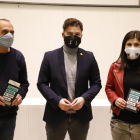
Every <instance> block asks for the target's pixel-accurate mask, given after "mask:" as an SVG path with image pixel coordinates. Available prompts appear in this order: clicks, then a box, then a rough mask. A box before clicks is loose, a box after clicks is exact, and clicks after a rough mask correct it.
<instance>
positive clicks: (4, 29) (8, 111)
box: [0, 19, 29, 140]
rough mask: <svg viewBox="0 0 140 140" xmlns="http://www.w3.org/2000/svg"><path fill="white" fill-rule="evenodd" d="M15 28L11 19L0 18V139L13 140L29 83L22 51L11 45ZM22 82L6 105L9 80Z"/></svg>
mask: <svg viewBox="0 0 140 140" xmlns="http://www.w3.org/2000/svg"><path fill="white" fill-rule="evenodd" d="M13 39H14V28H13V26H12V24H11V23H10V21H9V20H6V19H0V140H13V137H14V129H15V122H16V115H17V110H18V105H20V104H21V103H22V100H23V99H24V97H25V96H26V93H27V91H28V86H29V83H28V81H27V71H26V64H25V59H24V56H23V55H22V53H21V52H20V51H18V50H16V49H14V48H12V47H11V45H12V43H13ZM9 80H13V81H14V82H18V83H20V90H19V92H18V94H17V96H16V98H15V100H14V101H13V102H12V106H11V107H7V106H6V105H5V101H4V98H3V93H4V90H5V88H6V86H7V84H8V82H9Z"/></svg>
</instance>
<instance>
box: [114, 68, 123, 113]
mask: <svg viewBox="0 0 140 140" xmlns="http://www.w3.org/2000/svg"><path fill="white" fill-rule="evenodd" d="M113 74H114V76H115V78H116V75H115V73H114V70H113ZM116 81H117V83H118V85H119V87H120V89H121V91H122V88H121V86H120V84H119V82H118V80H117V78H116ZM122 93H123V96H124V92H123V91H122ZM120 111H121V108H120ZM120 111H119V114H120Z"/></svg>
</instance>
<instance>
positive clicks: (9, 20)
mask: <svg viewBox="0 0 140 140" xmlns="http://www.w3.org/2000/svg"><path fill="white" fill-rule="evenodd" d="M0 20H4V21H8V22H10V20H8V19H4V18H3V19H0Z"/></svg>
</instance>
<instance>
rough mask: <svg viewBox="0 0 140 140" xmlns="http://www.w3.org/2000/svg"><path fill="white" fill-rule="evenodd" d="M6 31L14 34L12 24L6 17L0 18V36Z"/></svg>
mask: <svg viewBox="0 0 140 140" xmlns="http://www.w3.org/2000/svg"><path fill="white" fill-rule="evenodd" d="M7 33H11V34H14V28H13V25H12V24H11V23H10V21H9V20H7V19H0V36H3V35H5V34H7Z"/></svg>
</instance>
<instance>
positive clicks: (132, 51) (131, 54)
mask: <svg viewBox="0 0 140 140" xmlns="http://www.w3.org/2000/svg"><path fill="white" fill-rule="evenodd" d="M124 51H125V52H126V54H127V56H128V58H129V59H131V60H134V59H137V58H138V57H139V54H140V48H135V47H131V48H125V50H124Z"/></svg>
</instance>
